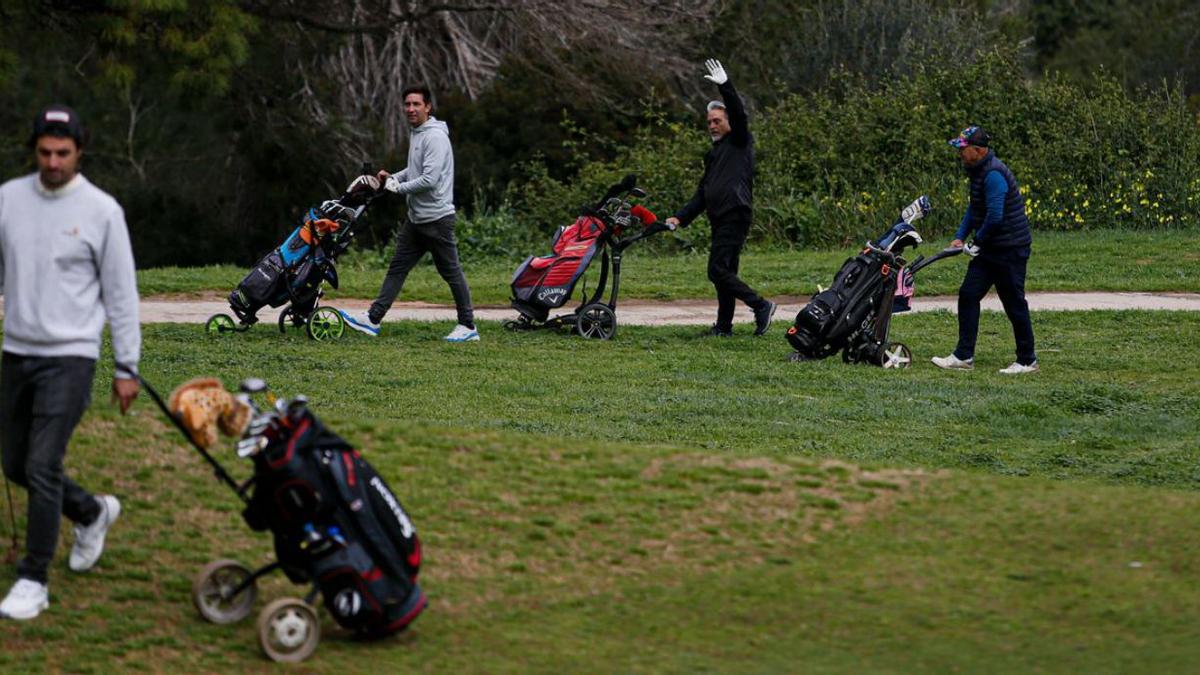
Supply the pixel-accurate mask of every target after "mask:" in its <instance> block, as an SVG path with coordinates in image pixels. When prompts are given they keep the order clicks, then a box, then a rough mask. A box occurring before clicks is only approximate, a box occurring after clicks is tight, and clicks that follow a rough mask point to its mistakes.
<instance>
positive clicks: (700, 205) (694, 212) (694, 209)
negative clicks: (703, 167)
mask: <svg viewBox="0 0 1200 675" xmlns="http://www.w3.org/2000/svg"><path fill="white" fill-rule="evenodd" d="M706 173H707V172H706ZM703 212H704V178H703V177H701V178H700V185H699V187H697V188H696V194H694V195H692V198H691V199H689V200H688V203H687V204H684V205H683V208H681V209H679V210H678V211H676V212H675V217H676V218H678V219H679V224H680V225H681V226H682V227H687V226H688V225H691V224H692V221H693V220H695V219H696V216H699V215H700V214H701V213H703Z"/></svg>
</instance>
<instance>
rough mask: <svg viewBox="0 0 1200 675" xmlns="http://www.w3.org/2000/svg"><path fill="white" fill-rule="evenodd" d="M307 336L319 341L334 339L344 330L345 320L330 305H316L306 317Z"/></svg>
mask: <svg viewBox="0 0 1200 675" xmlns="http://www.w3.org/2000/svg"><path fill="white" fill-rule="evenodd" d="M307 330H308V337H310V338H312V339H314V340H316V341H317V342H321V341H322V340H336V339H338V338H340V337H342V334H343V333H345V332H346V320H345V319H343V318H342V315H341V313H340V312H338V311H337V310H336V309H334V308H332V307H318V308H316V309H315V310H313V313H312V314H311V315H310V316H309V317H308V327H307Z"/></svg>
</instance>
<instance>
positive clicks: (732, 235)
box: [708, 222, 766, 331]
mask: <svg viewBox="0 0 1200 675" xmlns="http://www.w3.org/2000/svg"><path fill="white" fill-rule="evenodd" d="M749 233H750V223H748V222H743V223H737V222H734V223H720V224H717V223H713V226H712V248H711V249H709V252H708V280H709V281H711V282H712V284H713V286H714V287H715V288H716V289H717V328H718V329H720V330H725V331H728V330H733V311H734V310H735V309H736V308H737V301H738V300H741V301H742V302H744V303H746V304H747V305H749V306H750V308H751V309H758V308H760V307H762V306H763V305H764V304H765V303H766V300H763V299H762V297H761V296H759V294H758V293H755V292H754V289H752V288H750V287H749V286H747V285H746V282H744V281H742V280H741V279H740V278H738V264H739V262H740V260H741V257H742V247H743V246H745V245H746V235H748V234H749Z"/></svg>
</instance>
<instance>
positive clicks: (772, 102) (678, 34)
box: [0, 0, 1200, 267]
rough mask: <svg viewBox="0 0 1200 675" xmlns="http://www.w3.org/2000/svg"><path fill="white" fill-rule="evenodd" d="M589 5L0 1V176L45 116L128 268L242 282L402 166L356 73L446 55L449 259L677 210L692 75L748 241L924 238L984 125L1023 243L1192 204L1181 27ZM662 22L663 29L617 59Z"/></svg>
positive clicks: (937, 6) (1015, 11) (16, 165)
mask: <svg viewBox="0 0 1200 675" xmlns="http://www.w3.org/2000/svg"><path fill="white" fill-rule="evenodd" d="M613 2H614V3H615V4H613V5H612V6H614V7H615V6H618V5H619V6H620V7H621V8H622V9H621V11H622V12H624V14H622V15H621V16H623V17H626V20H624V21H619V22H616V24H613V25H605V22H594V21H593V22H587V23H586V25H583V24H578V25H577V26H576V28H577V30H575V31H566V32H563V33H562V34H557V33H554V32H553V30H551V28H553V27H554V26H558V25H560V24H562V23H563V22H564V21H566V22H568V23H569V21H570V15H566V14H564V15H562V16H559V15H558V14H555V13H554V12H548V9H547V8H552V6H554V4H553V3H550V2H549V0H536V1H534V0H528V1H527V2H519V1H518V0H462V1H461V2H460V3H457V4H455V5H454V7H455V8H457V9H450V10H448V11H449V12H450V14H446V15H445V16H443V15H442V14H439V13H438V12H434V11H432V10H428V8H425V9H421V10H420V11H414V12H409V13H406V14H388V15H387V16H386V17H385V16H384V15H382V14H379V12H381V11H384V10H382V9H380V8H382V7H384V5H383V4H379V5H373V4H369V3H366V4H364V3H357V2H353V1H351V0H329V1H328V2H318V1H317V0H280V1H278V2H265V1H262V0H91V1H88V2H79V1H77V0H12V1H11V2H4V3H0V38H2V39H0V103H3V105H0V176H3V177H6V178H7V177H11V176H15V175H18V174H20V173H24V172H27V171H30V170H31V169H32V157H31V155H30V152H29V150H28V148H27V146H26V141H27V133H28V128H29V126H28V125H29V120H30V119H31V118H32V116H33V114H34V113H35V112H36V111H37V110H38V109H39V108H41V107H42V106H44V105H45V104H47V103H50V102H63V103H67V104H70V105H72V106H74V107H75V108H77V109H78V110H79V111H80V112H81V114H82V115H83V116H84V118H85V121H86V122H87V123H88V125H89V126H90V127H91V129H92V131H93V142H92V143H91V145H90V146H89V148H88V149H87V153H86V155H85V171H86V173H87V174H88V176H89V177H90V178H92V179H93V180H94V181H95V182H96V183H98V184H99V185H101V186H102V187H104V188H105V189H107V190H109V191H110V192H112V193H113V194H114V195H116V196H117V198H118V199H119V200H120V201H121V203H122V204H123V205H124V206H125V209H126V212H127V214H128V219H129V222H130V227H131V231H132V234H133V238H134V245H135V252H136V255H137V258H138V262H139V265H140V266H142V267H150V266H158V265H166V264H180V265H195V264H201V263H212V262H235V263H238V264H246V263H248V262H250V261H251V260H252V259H253V258H255V257H257V256H258V255H261V254H262V253H263V252H264V251H265V250H267V249H269V248H270V247H272V246H274V245H275V244H276V243H277V242H278V241H279V239H280V238H281V237H282V236H283V235H284V234H285V233H286V232H287V231H288V230H289V229H290V228H291V227H292V226H293V225H294V224H295V222H296V219H297V218H298V216H299V214H301V213H302V212H303V211H304V210H305V209H306V208H307V207H308V206H310V205H312V204H314V203H317V202H319V201H320V200H322V199H325V198H327V197H329V196H331V195H334V194H336V193H337V192H338V191H339V190H340V188H341V187H342V186H343V185H344V184H345V183H346V181H347V180H348V179H349V178H350V177H352V176H353V175H354V174H355V173H357V171H358V170H359V168H360V166H361V164H362V162H367V163H369V164H370V165H372V166H373V167H386V168H392V169H395V168H398V167H399V166H401V165H402V164H403V162H404V155H405V148H404V147H403V143H401V144H399V145H397V143H396V138H395V137H396V132H395V130H396V128H398V127H402V126H403V125H402V124H400V123H398V122H397V120H396V118H395V115H389V114H387V113H386V112H385V110H386V109H376V108H374V107H372V106H373V105H374V104H373V103H372V101H374V100H375V99H376V97H380V98H381V100H384V99H386V100H391V99H392V98H394V96H393V94H394V93H395V92H394V91H391V90H390V89H389V91H387V92H379V91H376V89H375V88H373V87H374V85H372V84H371V83H378V82H385V81H386V82H389V83H390V84H387V85H386V86H387V87H395V86H397V85H398V84H399V83H400V81H401V80H403V79H404V78H406V77H410V76H411V75H409V74H406V72H401V71H396V73H395V74H394V75H393V76H391V77H390V79H389V78H388V77H387V75H388V73H389V72H391V71H390V70H389V68H391V67H392V66H391V65H386V67H385V64H392V61H395V59H394V58H392V57H391V56H389V57H387V58H381V59H376V60H372V57H371V56H370V54H371V49H373V48H379V45H394V46H398V47H397V48H399V47H403V49H404V50H407V51H403V53H404V54H408V56H406V57H405V58H403V59H400V61H401V62H402V63H401V64H400V66H398V67H402V68H403V67H410V66H406V65H404V64H409V63H413V62H414V61H413V58H418V61H419V56H420V55H421V54H422V53H423V52H422V51H421V49H419V47H421V45H422V44H425V43H430V44H431V45H432V48H433V49H435V50H436V51H437V53H439V54H442V55H445V54H454V53H460V54H463V55H468V56H470V59H468V60H467V61H464V62H462V63H459V66H458V70H455V71H454V72H449V71H450V70H452V69H453V68H451V67H450V66H447V67H446V68H445V69H440V70H439V69H438V68H433V69H426V70H419V69H418V71H416V72H421V73H423V75H422V76H423V77H424V78H425V79H428V80H429V82H430V84H432V85H433V87H434V89H435V91H438V92H439V97H438V104H439V106H438V109H437V111H436V114H437V115H438V117H439V118H440V119H443V120H445V121H447V122H448V123H449V125H450V128H451V133H452V136H453V139H454V143H455V150H456V155H457V159H458V174H457V185H456V203H457V204H458V205H459V207H460V209H461V214H462V216H463V224H462V226H461V227H460V231H459V232H460V238H461V239H462V240H463V242H464V254H465V255H467V256H495V255H501V256H510V257H511V256H516V255H520V254H521V253H522V252H526V251H530V250H531V249H534V248H540V247H543V246H544V242H545V239H546V237H547V235H549V234H550V232H552V230H553V228H554V227H556V226H558V225H562V224H564V223H565V222H566V221H567V220H569V219H570V217H571V216H572V215H573V211H574V210H575V209H576V208H577V207H578V206H579V205H581V204H583V203H585V202H587V201H589V200H590V199H593V198H594V197H595V196H596V194H597V191H598V190H599V188H600V185H601V184H602V183H604V182H605V181H606V180H609V179H611V178H613V177H614V176H617V175H619V174H621V173H623V172H625V171H627V170H631V169H632V170H636V171H638V172H639V173H641V174H642V175H643V177H644V179H645V180H646V181H647V185H648V187H650V188H651V190H652V191H653V192H654V196H653V200H652V204H653V205H654V206H656V207H657V208H658V209H659V210H667V211H670V210H673V209H675V208H677V207H678V206H679V204H681V203H682V201H683V200H684V199H686V198H687V196H688V194H689V193H690V191H691V190H692V189H693V188H694V185H695V181H696V180H697V178H698V177H699V170H700V169H699V167H700V157H701V155H702V154H703V152H704V149H705V145H706V141H705V139H704V135H703V131H702V129H701V125H700V120H699V116H698V115H697V114H696V112H695V111H696V110H697V109H698V108H699V106H701V105H702V104H703V101H704V100H705V99H706V98H707V97H710V96H711V95H712V91H711V88H709V87H707V86H706V83H705V82H704V81H703V80H702V79H701V78H700V75H701V72H700V69H699V66H698V64H699V63H700V62H701V60H702V58H703V57H705V56H709V55H716V56H718V57H720V58H722V59H723V60H725V62H726V65H727V66H728V67H729V70H730V72H731V74H732V75H733V77H734V78H735V81H736V82H737V84H738V85H739V87H740V88H741V90H742V92H743V94H744V95H745V96H746V98H747V99H748V101H749V102H750V104H751V107H752V109H753V110H754V111H755V132H756V134H757V136H758V143H759V146H758V147H759V153H760V170H759V176H758V182H757V188H756V190H757V194H756V201H757V206H758V212H757V224H758V228H757V229H756V232H755V236H756V237H757V238H759V239H761V240H766V241H770V242H777V243H786V244H790V245H799V246H812V245H833V244H837V245H840V244H841V243H842V242H844V241H846V240H847V239H850V238H858V237H860V236H861V235H862V233H864V232H868V231H872V230H874V229H877V227H878V226H879V225H880V224H881V223H884V221H886V220H888V219H889V218H890V217H891V215H892V214H893V213H894V212H895V210H896V209H898V208H899V207H900V206H901V205H902V204H903V203H904V202H905V201H906V200H908V199H910V198H911V197H913V196H915V194H916V193H920V192H928V193H930V194H931V196H933V197H934V199H935V202H936V203H937V205H938V206H939V207H942V208H939V209H938V211H936V212H935V215H934V217H933V218H932V219H931V220H932V225H927V226H926V227H927V228H930V227H932V228H933V229H934V230H946V229H949V228H950V227H952V225H953V222H954V221H955V220H956V218H957V211H958V209H959V207H960V206H961V199H962V195H963V190H962V189H961V181H962V179H961V175H960V174H959V173H958V172H957V170H956V168H955V163H954V159H953V155H952V154H948V153H947V151H946V148H945V146H944V145H943V144H942V141H943V140H944V138H945V137H946V136H947V135H949V134H951V133H953V132H954V131H955V130H956V129H958V128H961V127H962V126H963V125H964V124H966V123H968V122H980V123H983V124H986V125H990V126H992V127H993V128H994V129H995V131H996V134H997V147H998V149H999V152H1000V154H1001V156H1002V157H1003V158H1004V159H1006V160H1008V161H1009V162H1010V164H1011V165H1012V166H1013V168H1014V170H1016V172H1017V176H1018V178H1020V179H1021V180H1022V182H1023V183H1024V184H1025V186H1026V189H1027V190H1029V191H1030V192H1029V196H1030V199H1031V207H1032V209H1033V211H1034V217H1035V222H1036V223H1037V225H1038V226H1039V227H1056V228H1066V227H1088V226H1091V225H1096V224H1103V225H1111V226H1118V227H1149V226H1172V225H1176V224H1178V223H1179V222H1180V220H1181V219H1182V218H1184V217H1185V216H1186V215H1187V214H1188V213H1189V212H1190V209H1189V204H1191V205H1194V204H1195V201H1196V199H1197V198H1196V196H1195V194H1196V186H1195V183H1194V180H1195V178H1194V176H1192V175H1191V174H1190V173H1189V171H1191V169H1190V168H1189V164H1190V163H1192V162H1191V161H1190V160H1191V159H1192V158H1194V157H1195V156H1196V122H1195V118H1194V117H1193V116H1190V115H1189V113H1188V107H1187V106H1188V103H1189V100H1190V102H1191V106H1192V108H1191V110H1192V113H1194V112H1195V108H1196V101H1195V92H1196V91H1197V90H1198V86H1200V77H1197V76H1196V72H1195V68H1196V66H1195V64H1196V63H1197V61H1196V59H1195V58H1194V52H1193V46H1192V43H1193V42H1194V39H1193V38H1194V36H1195V35H1196V34H1197V29H1198V27H1200V11H1197V9H1196V7H1195V6H1193V5H1194V3H1189V2H1184V1H1183V0H1148V1H1147V2H1143V3H1132V2H1126V1H1120V2H1109V1H1104V2H1100V1H1096V2H1075V1H1071V2H1067V1H1066V0H1054V1H1052V2H1038V3H1034V2H1032V1H1031V0H927V1H924V0H901V1H894V0H893V1H885V0H863V1H851V0H802V1H800V2H788V1H784V0H738V1H736V2H722V3H716V2H713V1H711V0H670V1H669V2H664V3H636V2H632V1H631V0H613ZM368 6H369V7H372V8H375V9H373V10H371V11H374V12H376V13H375V14H369V15H361V16H360V15H356V14H355V12H356V11H358V10H357V9H356V8H360V7H368ZM561 7H562V8H565V9H563V11H567V10H571V11H574V9H573V7H574V6H571V5H569V4H568V5H561ZM588 7H591V5H588ZM646 8H649V9H646ZM387 11H388V12H390V11H391V10H387ZM589 11H591V10H589ZM675 11H678V12H683V13H685V14H686V20H680V21H678V22H675V23H677V24H678V26H677V29H673V30H663V31H659V32H657V33H655V35H656V39H654V40H645V41H636V44H634V42H631V39H633V38H634V37H636V36H638V35H641V34H642V33H645V32H646V31H647V30H651V31H653V30H657V28H656V27H657V26H658V24H656V23H655V21H660V22H661V21H662V20H663V18H664V16H665V15H664V14H663V12H668V13H669V12H675ZM454 12H461V14H459V15H454ZM655 12H658V13H657V14H655ZM714 12H715V15H714V14H713V13H714ZM685 14H679V16H680V17H684V16H685ZM356 16H358V20H356V19H355V17H356ZM710 16H711V17H712V18H713V19H714V20H713V21H711V22H706V21H704V20H703V19H706V18H708V17H710ZM630 17H633V18H630ZM636 17H641V18H643V19H644V21H642V22H641V23H639V22H638V21H636V20H635V19H634V18H636ZM356 21H357V23H356ZM493 21H494V22H496V25H497V26H502V27H503V35H504V40H503V41H502V42H499V43H497V42H495V41H494V39H493V38H494V34H493V33H489V32H488V30H489V28H488V26H490V25H491V24H489V22H493ZM555 21H557V22H558V23H555ZM608 23H610V24H611V23H612V22H611V21H610V22H608ZM618 24H619V25H618ZM548 26H549V27H551V28H547V27H548ZM638 31H641V33H639V32H638ZM697 31H699V32H697ZM705 31H706V32H705ZM567 33H572V34H567ZM405 36H408V37H405ZM456 36H457V37H456ZM581 36H582V37H581ZM456 40H461V41H456ZM488 40H493V41H491V42H489V41H488ZM554 45H557V47H555V46H554ZM477 49H482V50H483V51H477ZM456 50H458V51H456ZM473 50H476V51H473ZM389 53H390V52H389ZM653 54H661V55H664V59H667V60H664V61H663V62H662V63H663V64H667V65H669V66H670V68H667V67H665V66H664V67H661V68H660V67H658V66H659V65H661V64H658V63H654V62H650V61H647V58H648V56H647V55H653ZM410 57H412V58H410ZM389 58H391V59H392V60H391V61H389V60H388V59H389ZM692 62H694V63H695V64H697V67H696V72H695V73H694V74H687V73H681V72H680V71H678V70H677V68H678V66H679V64H680V63H684V64H686V63H692ZM421 63H423V62H421ZM430 63H433V62H430ZM463 68H466V70H462V69H463ZM479 68H483V69H482V70H479ZM466 76H469V77H467V79H466V80H464V79H463V78H464V77H466ZM463 81H470V82H472V84H471V86H469V87H458V88H457V89H456V86H457V85H456V84H455V83H461V82H463ZM356 92H357V93H356ZM389 97H391V98H389ZM347 101H349V102H350V103H353V102H354V101H360V104H359V105H358V107H353V106H351V107H350V108H347V106H348V105H350V103H347ZM1160 194H1161V196H1159V195H1160ZM1189 199H1191V200H1192V201H1191V202H1190V203H1189V201H1188V200H1189ZM402 214H403V201H402V200H400V199H393V200H388V201H387V203H384V204H382V205H381V207H380V208H378V209H377V210H376V212H375V213H374V214H373V217H372V218H371V220H370V223H371V224H370V227H369V228H368V229H366V230H365V231H364V237H363V239H362V243H363V245H365V246H366V247H372V248H380V247H383V246H385V244H386V242H387V239H388V237H389V235H390V233H391V230H392V229H393V228H394V226H395V223H396V222H397V220H398V218H399V217H400V216H401V215H402ZM706 236H707V233H706V228H705V227H697V228H693V229H692V230H690V231H689V232H686V233H683V235H682V236H681V237H679V238H676V239H665V238H664V239H663V240H662V241H661V243H656V245H657V246H658V248H660V249H664V250H670V249H673V248H678V247H680V246H687V245H688V244H697V245H703V244H704V240H705V238H706Z"/></svg>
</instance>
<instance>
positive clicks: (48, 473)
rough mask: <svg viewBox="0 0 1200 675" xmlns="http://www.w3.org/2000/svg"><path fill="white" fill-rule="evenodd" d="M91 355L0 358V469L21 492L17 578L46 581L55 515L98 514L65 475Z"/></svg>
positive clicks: (86, 397) (86, 394) (82, 517)
mask: <svg viewBox="0 0 1200 675" xmlns="http://www.w3.org/2000/svg"><path fill="white" fill-rule="evenodd" d="M95 370H96V362H95V361H94V360H92V359H87V358H81V357H74V356H64V357H33V356H18V355H16V354H9V353H7V352H5V353H4V357H3V361H0V442H2V443H3V446H2V449H3V453H2V454H3V460H4V475H5V476H7V477H8V479H9V480H11V481H13V482H14V483H16V484H17V485H20V486H21V487H24V488H25V489H26V490H27V491H28V492H29V508H28V515H27V523H26V527H25V541H26V548H27V551H26V555H25V557H24V558H23V559H21V562H20V563H19V564H18V566H17V576H18V577H22V578H25V579H32V580H34V581H37V582H40V583H43V584H44V583H46V580H47V571H48V570H49V568H50V561H51V560H52V559H53V558H54V548H55V546H56V545H57V544H58V528H59V522H60V521H61V518H60V516H59V514H60V513H61V514H62V515H65V516H66V517H67V518H70V519H71V520H73V521H75V522H76V523H80V524H84V525H87V524H90V523H92V522H94V521H95V520H96V518H97V517H98V516H99V515H100V504H99V503H98V502H97V501H96V499H95V497H93V496H92V495H91V494H90V493H88V491H87V490H84V489H83V488H81V487H79V485H78V484H77V483H75V481H73V480H71V479H70V478H67V476H66V474H65V473H64V472H63V459H64V458H65V457H66V455H67V441H69V440H70V439H71V433H72V432H73V431H74V430H75V425H77V424H79V419H80V418H81V417H82V416H83V412H84V410H86V409H87V407H88V403H89V401H90V400H91V395H92V375H93V374H94V373H95Z"/></svg>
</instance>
